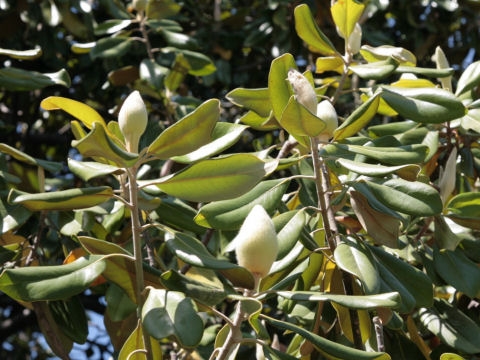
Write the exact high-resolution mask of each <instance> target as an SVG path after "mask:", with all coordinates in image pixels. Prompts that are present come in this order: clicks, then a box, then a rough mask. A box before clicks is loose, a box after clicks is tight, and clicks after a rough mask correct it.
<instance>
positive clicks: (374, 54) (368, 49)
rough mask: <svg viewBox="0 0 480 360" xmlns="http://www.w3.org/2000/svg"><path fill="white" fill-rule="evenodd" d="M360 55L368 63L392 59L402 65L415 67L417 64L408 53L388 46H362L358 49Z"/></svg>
mask: <svg viewBox="0 0 480 360" xmlns="http://www.w3.org/2000/svg"><path fill="white" fill-rule="evenodd" d="M360 54H362V56H363V58H364V59H365V60H367V61H368V62H375V61H381V60H386V59H388V58H389V57H393V58H394V59H395V60H397V61H399V62H400V64H402V65H408V66H415V65H416V63H417V59H416V58H415V55H413V54H412V53H411V52H410V51H408V50H406V49H404V48H401V47H394V46H390V45H382V46H378V47H372V46H369V45H363V46H362V48H361V49H360Z"/></svg>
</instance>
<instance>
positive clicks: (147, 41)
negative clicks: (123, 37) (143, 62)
mask: <svg viewBox="0 0 480 360" xmlns="http://www.w3.org/2000/svg"><path fill="white" fill-rule="evenodd" d="M146 20H147V18H146V17H145V15H144V14H143V13H142V20H141V21H140V32H141V33H142V37H143V39H144V40H145V46H146V48H147V54H148V58H149V59H150V60H151V61H155V57H154V56H153V52H152V45H151V44H150V39H149V38H148V34H147V28H146V27H145V21H146Z"/></svg>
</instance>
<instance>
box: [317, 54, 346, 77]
mask: <svg viewBox="0 0 480 360" xmlns="http://www.w3.org/2000/svg"><path fill="white" fill-rule="evenodd" d="M343 65H344V63H343V60H342V58H341V57H340V56H327V57H318V58H317V61H316V62H315V73H317V74H322V73H324V72H325V71H335V72H337V73H339V74H342V73H343Z"/></svg>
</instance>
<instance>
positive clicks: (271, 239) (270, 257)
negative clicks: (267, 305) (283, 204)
mask: <svg viewBox="0 0 480 360" xmlns="http://www.w3.org/2000/svg"><path fill="white" fill-rule="evenodd" d="M233 241H234V243H235V245H236V248H235V253H236V255H237V261H238V264H239V265H240V266H243V267H244V268H246V269H247V270H249V271H250V272H251V273H252V274H254V275H255V276H258V277H259V278H263V277H265V276H266V275H267V274H268V272H269V271H270V268H271V267H272V264H273V262H274V261H275V260H276V258H277V254H278V242H277V234H276V232H275V227H274V226H273V221H272V219H270V217H269V216H268V214H267V212H266V211H265V209H264V208H263V207H262V206H261V205H255V206H254V207H253V209H252V210H251V211H250V213H249V214H248V216H247V217H246V219H245V221H244V222H243V224H242V227H241V228H240V231H239V232H238V235H237V236H236V237H235V239H234V240H233Z"/></svg>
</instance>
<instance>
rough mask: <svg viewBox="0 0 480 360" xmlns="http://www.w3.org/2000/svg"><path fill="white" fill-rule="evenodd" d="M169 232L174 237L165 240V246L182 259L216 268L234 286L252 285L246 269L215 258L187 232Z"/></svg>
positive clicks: (248, 286) (197, 264)
mask: <svg viewBox="0 0 480 360" xmlns="http://www.w3.org/2000/svg"><path fill="white" fill-rule="evenodd" d="M170 232H171V233H172V234H173V235H174V237H173V238H172V239H169V240H168V241H167V242H166V243H167V246H168V248H169V249H170V251H172V252H173V253H174V254H175V255H176V256H177V257H178V258H179V259H181V260H182V261H184V262H186V263H187V264H190V265H193V266H198V267H200V268H206V269H212V270H217V271H218V272H219V273H221V274H222V275H224V276H225V277H226V278H227V279H229V280H230V281H231V282H232V283H233V284H234V285H235V286H241V287H244V288H249V289H251V288H252V287H253V283H254V282H253V276H252V274H250V272H249V271H248V270H247V269H245V268H243V267H241V266H238V265H236V264H232V263H230V262H228V261H226V260H221V259H217V258H215V257H214V256H213V255H212V254H210V253H209V252H208V250H207V249H206V248H205V246H204V245H203V244H202V243H201V242H200V241H198V240H197V239H195V238H193V237H191V236H189V235H187V234H183V233H180V232H176V231H175V232H174V231H170Z"/></svg>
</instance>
